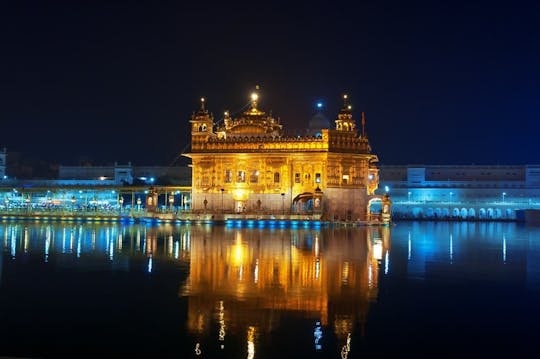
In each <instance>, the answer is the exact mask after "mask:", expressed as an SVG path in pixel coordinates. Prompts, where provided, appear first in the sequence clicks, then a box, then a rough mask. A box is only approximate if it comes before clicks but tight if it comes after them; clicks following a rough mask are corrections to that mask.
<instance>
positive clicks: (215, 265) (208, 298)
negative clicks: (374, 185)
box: [180, 227, 390, 358]
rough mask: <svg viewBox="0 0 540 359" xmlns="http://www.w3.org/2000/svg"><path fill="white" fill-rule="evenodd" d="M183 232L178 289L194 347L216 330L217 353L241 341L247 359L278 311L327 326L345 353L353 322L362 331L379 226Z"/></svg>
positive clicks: (384, 246) (382, 232) (379, 245)
mask: <svg viewBox="0 0 540 359" xmlns="http://www.w3.org/2000/svg"><path fill="white" fill-rule="evenodd" d="M190 234H191V242H190V243H191V250H190V258H191V261H190V275H189V278H188V280H187V281H186V283H185V285H184V286H182V288H181V289H180V295H181V296H187V297H189V299H188V301H189V302H188V321H187V326H188V329H189V331H190V332H191V333H192V335H193V336H194V337H195V340H196V342H197V343H199V345H203V344H200V343H202V342H203V341H206V340H210V341H212V338H211V336H213V335H215V334H214V333H216V332H217V333H219V334H218V337H217V338H216V339H217V341H218V345H219V346H220V347H221V348H222V349H223V348H224V346H225V345H226V340H225V338H226V336H229V335H235V336H238V337H242V336H245V338H246V346H247V354H248V357H249V358H253V357H255V353H256V346H257V340H256V339H257V336H264V335H265V334H269V333H270V332H272V331H273V330H275V329H277V328H278V327H279V325H280V315H282V314H283V315H285V312H287V313H290V312H297V313H301V314H302V315H303V316H304V318H306V319H312V320H313V323H317V325H318V326H322V327H327V328H330V329H331V330H332V331H333V332H334V334H335V335H336V337H337V338H338V344H339V349H340V350H341V352H340V354H341V355H342V356H343V355H345V356H347V355H348V353H349V350H350V337H351V333H352V331H353V328H354V327H355V324H357V323H359V324H360V328H363V325H364V323H365V320H366V315H367V312H368V310H369V304H370V303H371V302H373V301H375V300H376V299H377V293H378V282H377V278H378V273H379V268H380V263H381V257H382V256H381V253H384V252H388V251H389V247H390V231H389V229H388V228H386V227H371V228H334V229H322V230H313V229H305V230H281V229H280V230H270V229H260V230H253V229H241V228H226V227H192V228H191V232H190ZM318 328H319V331H318V332H317V333H318V337H317V333H315V340H314V344H313V345H314V348H315V349H316V350H320V349H321V344H320V341H319V339H320V335H321V330H320V327H318ZM242 333H247V336H246V334H243V335H242ZM201 349H202V348H201Z"/></svg>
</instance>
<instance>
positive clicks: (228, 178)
mask: <svg viewBox="0 0 540 359" xmlns="http://www.w3.org/2000/svg"><path fill="white" fill-rule="evenodd" d="M231 182H232V171H231V170H225V183H231Z"/></svg>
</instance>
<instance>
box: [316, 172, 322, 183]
mask: <svg viewBox="0 0 540 359" xmlns="http://www.w3.org/2000/svg"><path fill="white" fill-rule="evenodd" d="M315 183H321V174H320V173H315Z"/></svg>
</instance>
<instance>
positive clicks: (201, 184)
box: [185, 93, 389, 221]
mask: <svg viewBox="0 0 540 359" xmlns="http://www.w3.org/2000/svg"><path fill="white" fill-rule="evenodd" d="M257 101H258V95H257V94H256V93H254V94H252V95H251V104H250V106H249V109H248V110H247V111H245V112H243V113H242V114H241V115H240V116H239V117H237V118H232V117H231V116H230V115H229V114H228V113H227V112H226V113H225V115H224V119H223V121H222V122H220V123H215V122H214V118H213V116H212V115H211V114H210V113H209V112H208V110H207V109H206V108H205V100H204V99H201V108H200V109H199V110H198V111H197V112H196V113H194V114H193V115H192V117H191V120H190V123H191V153H189V154H185V155H186V156H187V157H189V158H191V160H192V167H193V168H192V170H193V172H192V176H193V179H192V203H191V205H192V209H193V210H194V211H201V212H203V211H204V212H209V213H260V214H264V213H266V214H282V215H293V214H306V213H311V214H314V215H320V216H321V218H323V219H331V220H355V221H356V220H366V219H367V218H368V211H369V209H368V208H369V204H370V201H373V200H380V199H381V198H382V197H381V196H377V195H375V190H376V189H377V187H378V183H379V173H378V169H377V166H376V163H377V161H378V158H377V156H376V155H375V154H373V153H372V152H371V147H370V145H369V141H368V138H367V136H366V134H365V129H364V128H365V119H364V116H363V114H362V122H361V124H362V128H361V133H360V134H358V132H357V127H356V122H355V120H354V119H353V116H352V110H351V106H350V105H349V104H348V99H347V96H346V95H345V96H344V106H343V108H342V109H341V110H340V112H339V114H338V116H337V119H336V120H335V127H334V128H333V129H329V128H323V129H321V131H320V133H318V134H317V135H315V136H304V137H298V136H296V137H291V136H286V135H284V131H283V125H282V124H281V123H280V122H279V121H278V120H276V119H274V118H273V117H272V116H271V115H268V114H266V113H265V112H264V111H262V110H260V109H259V108H258V106H257ZM383 199H384V198H383ZM385 207H386V209H387V212H389V209H388V206H384V205H383V210H384V208H385Z"/></svg>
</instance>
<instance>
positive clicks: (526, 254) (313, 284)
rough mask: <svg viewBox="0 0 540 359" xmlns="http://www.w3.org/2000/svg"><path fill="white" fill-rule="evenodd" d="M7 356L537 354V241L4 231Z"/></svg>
mask: <svg viewBox="0 0 540 359" xmlns="http://www.w3.org/2000/svg"><path fill="white" fill-rule="evenodd" d="M0 243H1V244H2V246H3V247H2V248H3V255H2V256H1V257H0V260H1V267H0V268H1V271H0V355H1V356H25V357H42V358H43V357H59V356H71V357H78V356H83V355H95V356H117V357H129V356H137V357H139V356H149V357H150V356H151V357H167V358H168V357H176V358H187V357H198V358H276V357H283V358H288V357H303V358H311V357H314V358H365V357H388V356H393V357H412V356H421V357H425V356H430V357H460V358H463V357H470V356H475V357H486V356H493V355H497V356H499V355H501V354H509V355H510V357H515V356H517V355H520V356H521V357H524V356H525V357H536V354H538V350H537V345H538V344H537V342H538V338H539V336H540V325H539V320H540V309H539V306H540V229H539V228H534V227H523V226H520V225H517V224H514V223H430V222H421V223H419V222H400V223H398V224H397V225H396V226H395V227H392V228H387V227H382V228H378V227H364V228H321V229H284V228H264V229H258V228H230V227H225V226H170V225H163V226H144V225H122V224H115V223H111V224H92V223H86V224H73V223H30V222H0Z"/></svg>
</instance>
